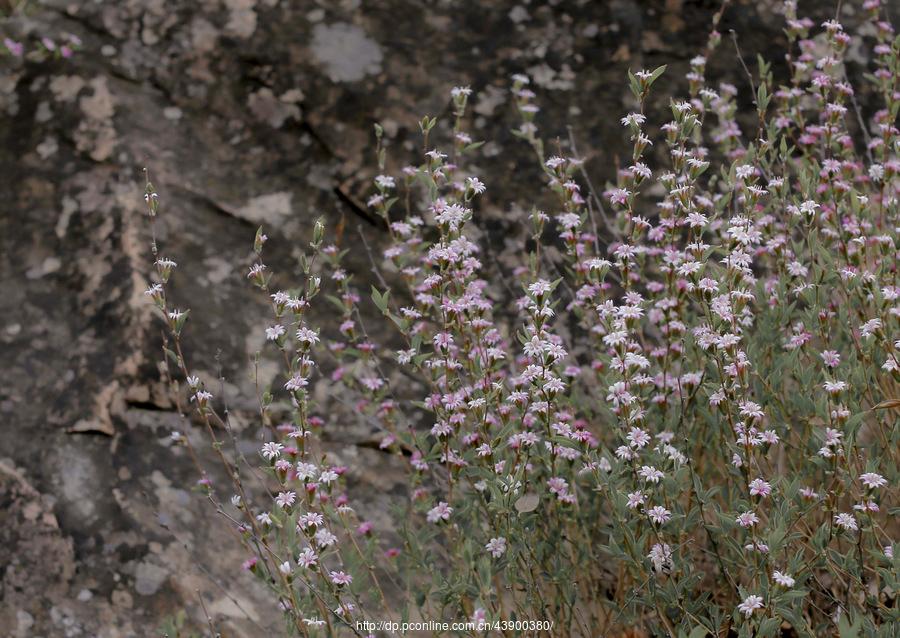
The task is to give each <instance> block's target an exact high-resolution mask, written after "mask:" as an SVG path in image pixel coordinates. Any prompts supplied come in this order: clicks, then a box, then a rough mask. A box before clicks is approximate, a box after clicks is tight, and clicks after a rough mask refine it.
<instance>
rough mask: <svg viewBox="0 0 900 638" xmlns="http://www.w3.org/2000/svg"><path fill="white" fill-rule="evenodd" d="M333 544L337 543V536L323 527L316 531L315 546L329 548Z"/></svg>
mask: <svg viewBox="0 0 900 638" xmlns="http://www.w3.org/2000/svg"><path fill="white" fill-rule="evenodd" d="M335 543H337V536H335V535H334V534H332V533H331V532H329V531H328V530H327V529H325V528H324V527H323V528H321V529H319V530H317V531H316V544H318V546H319V547H322V548H325V547H331V546H332V545H334V544H335Z"/></svg>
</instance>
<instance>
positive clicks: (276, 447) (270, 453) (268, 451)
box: [260, 441, 284, 461]
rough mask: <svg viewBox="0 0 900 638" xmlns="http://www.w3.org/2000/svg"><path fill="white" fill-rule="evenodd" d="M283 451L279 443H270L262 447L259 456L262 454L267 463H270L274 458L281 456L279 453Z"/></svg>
mask: <svg viewBox="0 0 900 638" xmlns="http://www.w3.org/2000/svg"><path fill="white" fill-rule="evenodd" d="M283 449H284V446H283V445H282V444H281V443H275V442H274V441H271V442H269V443H266V444H265V445H263V446H262V450H260V454H262V455H263V456H264V457H265V458H266V460H267V461H271V460H272V459H274V458H277V457H279V456H281V451H282V450H283Z"/></svg>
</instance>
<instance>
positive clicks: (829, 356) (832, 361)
mask: <svg viewBox="0 0 900 638" xmlns="http://www.w3.org/2000/svg"><path fill="white" fill-rule="evenodd" d="M819 356H821V357H822V361H824V362H825V365H826V366H828V367H829V368H836V367H838V365H839V364H840V362H841V355H840V354H838V353H837V352H836V351H834V350H825V351H824V352H823V353H822V354H821V355H819Z"/></svg>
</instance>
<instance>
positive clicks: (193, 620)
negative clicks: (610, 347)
mask: <svg viewBox="0 0 900 638" xmlns="http://www.w3.org/2000/svg"><path fill="white" fill-rule="evenodd" d="M719 4H720V3H719V2H718V1H713V0H580V1H579V0H555V1H554V0H550V1H549V2H539V1H537V0H530V1H529V0H502V1H501V0H491V1H490V2H487V1H485V2H476V1H475V0H319V1H316V0H90V1H88V0H43V1H41V2H22V1H20V0H16V1H12V2H11V0H0V9H2V10H3V11H4V15H6V16H9V17H7V18H4V19H3V20H2V21H0V37H10V38H11V39H13V40H15V41H16V42H22V43H23V44H24V48H25V51H24V55H23V57H15V56H13V55H8V54H5V53H6V52H5V51H4V55H2V56H0V139H2V145H0V636H104V637H114V636H159V635H163V634H162V630H161V626H162V625H163V623H164V622H173V621H175V620H176V619H177V621H178V622H179V623H181V624H182V625H183V626H184V627H185V628H186V629H187V630H193V631H196V632H198V633H208V632H209V629H208V623H207V620H206V618H207V615H206V614H207V613H208V615H209V617H210V618H211V619H212V621H213V623H214V625H215V627H216V629H217V630H219V631H221V632H222V634H223V635H226V636H250V635H258V634H259V632H261V631H265V632H267V633H269V634H275V635H279V634H280V631H281V625H280V620H279V615H278V614H277V612H276V611H275V610H274V608H273V605H272V602H271V601H270V600H269V599H268V598H267V597H266V594H265V592H264V591H263V590H262V589H261V588H260V587H259V586H258V585H257V584H256V583H255V582H254V581H253V580H252V579H251V577H249V576H248V575H247V574H245V573H243V572H242V571H241V569H240V564H241V562H242V561H243V559H244V558H245V556H243V555H242V553H241V551H240V548H239V546H238V545H237V544H236V542H235V541H234V540H233V539H232V537H231V536H230V534H229V533H228V530H227V528H226V526H224V525H223V521H222V519H220V518H217V517H216V514H215V513H214V512H213V511H212V508H211V507H210V506H209V505H208V503H206V502H205V501H204V500H203V499H202V498H201V497H200V496H198V495H196V494H193V493H192V492H191V488H192V486H193V485H194V483H195V482H196V480H197V478H198V477H197V474H196V472H195V470H194V468H193V466H192V465H191V464H190V463H189V461H188V458H187V457H186V455H185V454H184V450H182V449H175V448H173V447H172V446H171V445H170V443H169V435H170V433H171V432H172V431H173V430H176V429H178V430H182V431H185V432H186V433H188V435H189V436H190V437H191V438H192V440H194V441H195V442H196V443H197V445H198V446H200V447H201V448H203V449H206V448H205V446H204V445H203V441H204V440H205V439H204V434H203V432H202V431H201V430H200V429H199V428H197V427H196V426H195V425H192V424H191V423H190V422H188V421H185V420H183V419H182V417H180V416H179V415H178V413H177V410H176V409H175V406H174V405H173V403H172V397H171V395H170V393H169V392H168V391H167V389H166V388H165V386H164V385H163V384H162V383H161V379H160V372H159V368H158V364H157V362H158V360H159V359H160V358H161V357H160V354H161V345H162V336H161V335H162V331H161V324H160V323H158V321H157V320H156V319H155V318H154V317H153V315H152V312H151V309H150V307H149V306H148V304H147V303H146V300H145V298H144V297H143V295H142V291H143V290H144V288H145V287H146V285H147V281H148V274H149V272H150V270H151V268H150V261H151V257H150V250H149V242H150V234H149V228H148V226H147V220H146V218H145V216H144V215H143V214H142V213H143V211H144V203H143V198H142V196H143V175H142V172H141V169H142V168H143V167H147V168H149V170H150V171H151V176H152V178H153V181H154V183H155V184H156V187H157V190H158V192H159V193H160V198H161V225H160V237H159V239H160V244H161V246H162V250H163V254H164V255H166V256H169V257H171V258H173V259H175V260H176V261H177V262H179V264H180V267H179V268H178V270H177V273H176V275H175V278H174V291H175V295H176V297H177V298H178V300H179V302H180V304H181V305H182V307H190V308H191V310H192V314H191V320H190V322H189V328H188V333H189V334H188V338H187V346H186V348H187V351H188V356H189V357H190V359H191V360H192V362H193V365H194V366H195V367H196V368H197V369H198V370H200V371H201V372H202V374H204V375H205V376H206V377H207V378H208V379H220V381H215V382H214V383H213V386H214V387H220V392H217V393H216V394H217V396H219V397H220V398H221V397H224V398H225V399H226V400H227V402H228V408H229V410H230V413H231V415H232V418H233V419H234V421H235V423H237V424H238V428H239V430H240V431H241V436H242V443H241V445H244V446H245V447H246V451H247V452H248V453H252V451H253V449H254V446H255V445H256V444H255V443H254V438H255V437H256V436H257V434H258V433H257V431H256V429H255V428H254V427H253V426H252V423H253V421H252V418H253V414H254V411H255V401H256V398H255V397H256V394H255V389H254V381H253V377H252V374H251V370H252V366H251V364H250V361H251V357H252V356H253V354H254V353H255V352H256V351H257V350H258V349H259V348H260V347H261V345H262V343H263V341H264V334H263V330H264V328H265V325H266V324H265V319H264V318H263V317H264V316H265V315H264V305H263V301H264V300H262V299H260V297H259V296H258V294H256V293H255V292H254V291H253V290H251V288H250V286H249V285H248V284H247V281H246V278H245V276H244V273H245V272H246V267H247V265H248V264H249V260H250V247H251V243H252V239H253V235H254V232H255V229H256V227H257V226H258V225H260V224H262V225H264V226H265V229H266V232H267V234H268V235H269V237H270V241H269V244H268V247H269V252H270V255H269V260H268V261H269V263H270V265H271V266H273V267H274V268H275V270H277V271H279V272H280V273H281V279H280V281H282V282H284V284H285V285H289V283H288V282H289V281H290V279H291V277H292V276H293V275H294V274H295V273H296V272H297V270H298V269H297V263H296V251H297V250H298V248H299V247H301V246H303V245H305V243H306V242H307V241H308V239H309V234H310V230H311V228H312V224H313V222H314V220H315V219H316V218H317V217H319V216H324V218H325V220H326V223H327V224H328V225H329V227H331V228H334V227H336V226H341V227H342V228H343V229H344V232H343V243H344V245H347V246H351V247H353V248H355V250H353V251H352V252H351V254H350V255H349V260H350V261H349V263H348V266H349V268H350V270H352V271H353V272H354V274H355V275H356V278H357V283H358V285H359V288H360V289H361V290H363V291H365V290H368V287H369V286H368V282H369V281H370V280H371V279H372V275H371V272H370V266H369V260H368V257H367V255H366V252H365V250H361V249H359V247H360V246H361V245H362V244H361V240H360V237H359V233H363V234H364V235H365V237H366V238H367V243H368V244H369V245H370V246H371V247H372V250H373V251H375V252H376V253H377V252H378V251H379V247H380V246H382V245H383V231H382V230H381V228H380V227H379V226H378V225H377V224H373V223H372V222H371V219H370V218H369V217H368V215H367V213H366V211H365V206H364V204H362V203H361V202H364V201H365V199H366V198H367V196H368V195H369V194H370V192H369V186H368V185H369V184H370V183H371V178H372V176H373V175H374V170H373V169H374V165H375V161H374V148H373V147H374V140H373V135H372V125H373V123H374V122H376V121H377V122H380V123H381V124H382V125H383V126H384V128H385V131H386V137H387V142H388V153H389V158H390V159H389V164H390V165H391V166H392V167H393V168H398V167H400V166H403V165H404V164H406V163H410V162H415V161H418V159H419V158H418V157H417V153H418V152H420V151H421V149H420V142H419V137H418V127H417V121H418V120H419V119H420V118H421V116H423V115H425V114H429V115H437V116H441V115H447V114H448V96H449V91H450V89H451V88H452V87H453V86H456V85H471V87H472V88H473V90H474V91H475V95H474V96H473V98H472V104H473V107H474V109H473V111H474V112H473V113H472V118H471V128H472V132H473V137H475V138H476V139H483V140H486V141H487V144H485V146H483V147H482V149H480V151H479V152H478V153H476V154H475V155H474V156H473V158H472V160H471V163H472V164H471V166H470V167H469V168H471V169H472V170H474V171H475V172H476V173H477V174H478V175H479V176H480V177H481V179H482V180H483V181H485V182H486V183H487V185H488V192H487V193H486V195H485V196H484V199H483V200H481V202H482V203H481V208H480V209H479V211H478V215H477V221H476V226H477V230H476V231H475V232H476V234H478V235H479V236H480V239H481V240H482V242H483V244H484V245H485V247H486V248H487V251H488V254H489V255H490V258H489V259H486V260H485V261H486V262H488V263H489V265H490V268H491V269H492V276H493V277H494V278H495V280H496V282H498V283H494V284H492V285H494V286H496V287H497V290H498V293H497V294H498V297H499V298H502V296H503V291H502V286H501V283H499V282H501V281H502V277H503V273H504V272H507V269H508V267H509V264H511V263H513V261H514V260H515V257H516V255H517V254H518V253H519V252H520V251H521V247H522V242H523V241H524V239H523V238H524V233H523V231H522V221H523V217H524V214H525V211H527V210H529V209H530V208H531V207H532V206H533V205H540V203H541V202H542V201H545V200H543V199H542V197H543V196H542V195H541V193H540V191H539V189H538V188H537V187H536V183H537V182H538V181H539V180H537V179H536V178H538V177H539V172H538V171H537V169H536V167H535V166H534V165H533V163H534V160H533V156H532V155H531V154H530V151H529V150H528V149H527V148H526V147H525V145H524V144H523V143H522V142H520V141H518V140H517V139H515V138H514V137H513V136H512V135H511V134H510V133H509V131H510V129H511V128H512V127H513V126H515V124H516V121H515V115H514V110H513V108H512V107H511V104H510V100H509V93H508V89H509V85H510V80H509V78H510V76H511V74H513V73H527V74H529V75H530V76H531V77H532V78H533V84H534V87H533V88H534V89H535V91H536V92H537V93H538V96H539V98H538V102H539V104H541V106H542V109H543V110H542V113H541V115H540V116H539V119H538V123H539V124H540V126H541V127H542V132H543V134H544V135H545V137H546V138H547V139H548V140H553V139H555V138H557V137H559V138H561V139H562V140H565V139H566V138H567V136H568V132H567V129H566V125H571V127H572V132H573V135H574V138H575V139H576V140H577V143H578V146H579V149H578V150H579V152H580V153H581V154H582V156H584V157H585V158H586V159H587V161H588V169H589V170H590V172H591V173H592V175H593V176H594V182H595V183H600V184H602V183H603V182H604V180H606V179H609V178H610V177H611V176H612V175H613V174H614V170H615V166H616V158H617V152H618V151H619V150H620V149H622V148H623V141H624V135H623V131H622V129H621V126H620V125H619V123H618V118H619V117H620V116H621V115H622V114H624V113H626V112H627V111H628V110H630V107H631V97H630V94H629V93H628V91H627V87H626V84H625V71H626V69H628V68H632V69H635V70H637V69H639V68H654V67H656V66H658V65H660V64H668V65H669V70H668V72H667V73H666V75H665V76H664V77H663V79H662V80H660V82H659V83H658V84H657V87H658V91H657V95H658V96H659V103H658V104H657V105H656V106H655V110H653V111H651V120H654V121H656V122H657V123H658V124H659V123H663V122H664V121H665V119H664V118H665V108H664V107H665V104H666V103H667V100H668V98H667V97H665V96H666V94H668V93H671V94H672V95H678V94H679V93H680V92H682V91H683V90H684V88H685V81H684V80H683V77H684V73H685V72H686V71H687V68H688V60H689V59H690V58H691V57H693V56H694V55H696V54H697V53H698V52H699V51H701V49H702V47H703V46H704V44H705V41H706V34H707V32H708V30H709V24H710V19H711V17H712V14H713V12H714V11H715V10H716V9H717V8H718V7H719ZM831 4H834V3H828V2H818V1H816V2H812V1H810V2H806V3H804V2H801V8H802V9H805V10H806V11H807V12H812V13H813V16H814V17H823V16H824V14H826V13H828V12H832V13H833V11H834V8H833V7H831V6H828V7H825V6H823V5H831ZM844 4H845V5H847V6H845V14H846V15H845V16H844V18H845V20H852V13H853V6H851V5H853V4H854V3H850V2H845V3H844ZM779 5H780V2H776V1H774V0H734V1H733V2H731V6H730V7H729V8H728V10H727V11H726V13H725V17H724V19H723V23H722V28H721V30H722V32H723V33H724V34H725V35H726V37H725V41H724V43H723V46H722V47H721V49H720V50H719V53H718V55H717V57H716V59H714V60H711V62H710V68H711V72H710V73H711V75H712V76H717V77H719V78H722V79H725V80H728V81H730V82H732V83H734V84H735V85H736V86H738V88H739V89H740V90H741V91H742V94H744V95H745V96H746V95H749V91H748V82H747V78H746V77H745V76H744V74H743V72H742V71H740V68H739V66H738V64H737V61H736V57H735V53H734V48H733V46H732V44H731V42H730V39H729V38H728V36H727V34H728V30H729V29H735V30H736V31H737V33H738V34H739V38H740V43H741V48H742V50H743V52H744V55H745V56H746V57H747V59H748V61H749V62H750V63H751V66H753V67H754V68H755V64H753V60H754V59H755V54H756V53H757V52H762V53H764V54H771V55H772V57H773V58H776V59H775V60H774V61H775V62H776V66H775V71H776V74H777V73H778V72H779V69H780V67H779V66H778V65H779V64H781V63H782V62H783V61H782V60H781V53H780V52H781V51H783V47H784V37H783V35H782V34H781V24H782V21H781V20H782V19H781V17H780V15H779V14H778V11H777V8H778V6H779ZM804 5H805V6H804ZM817 13H818V15H817ZM819 21H820V20H819ZM65 34H74V35H75V36H77V38H78V39H79V40H80V41H81V45H80V47H78V48H77V50H76V51H75V52H74V55H72V56H71V57H69V58H64V57H61V56H41V55H39V54H38V50H39V46H40V45H39V40H40V38H41V37H49V38H52V39H54V42H63V41H65V38H66V37H67V36H66V35H65ZM854 47H856V48H854V51H853V52H852V53H851V57H853V58H854V59H857V60H859V61H862V59H863V57H864V56H863V53H862V52H860V51H859V50H858V47H857V46H856V45H854ZM773 52H778V53H777V54H776V53H773ZM745 99H747V98H745ZM446 131H447V129H446V127H444V128H443V129H439V132H438V136H437V139H438V140H440V139H442V138H441V135H443V136H444V137H443V139H446V137H447V136H446ZM561 144H562V148H563V150H564V152H570V151H566V147H567V146H568V144H567V142H565V141H563V142H562V143H561ZM538 185H539V184H538ZM319 319H320V320H321V321H322V322H323V323H325V324H327V323H328V320H329V317H328V316H327V310H325V312H323V313H322V314H321V315H319ZM372 330H375V335H374V336H375V337H376V339H377V337H378V333H377V330H376V329H375V328H374V327H373V328H372ZM261 368H262V372H263V375H264V376H265V375H267V374H268V375H269V376H271V375H272V374H273V373H272V371H271V369H270V368H271V366H270V364H268V363H267V362H266V361H263V362H262V365H261ZM330 390H333V388H330V387H329V385H328V383H326V382H325V381H322V382H320V383H319V386H318V387H317V388H316V392H317V393H318V394H319V396H325V395H327V394H328V393H329V391H330ZM372 435H373V433H372V431H371V429H370V428H369V427H368V426H367V424H365V423H360V422H358V421H357V420H356V418H355V417H354V416H353V415H352V411H351V410H347V414H346V415H340V414H339V413H338V418H336V419H333V422H332V423H329V426H328V431H327V438H328V439H329V445H331V446H332V447H333V454H334V455H335V456H336V457H337V458H339V459H340V460H341V462H343V463H345V464H347V465H350V466H351V468H352V471H351V476H352V480H353V482H354V484H355V487H356V489H355V490H354V495H355V498H356V499H357V501H356V502H357V503H358V504H359V507H360V508H363V509H364V510H365V511H366V513H367V515H368V517H369V518H372V519H374V520H375V521H376V523H377V524H378V525H379V526H385V525H387V520H386V513H385V508H386V503H387V500H388V499H389V498H390V495H391V494H399V493H401V486H402V485H401V484H400V482H399V474H398V473H397V471H396V470H395V469H394V468H392V467H391V464H390V462H389V461H388V459H387V458H386V457H385V455H382V454H380V453H379V452H378V451H377V446H373V445H372V440H373V438H372ZM201 601H202V602H201ZM204 607H205V610H206V612H204Z"/></svg>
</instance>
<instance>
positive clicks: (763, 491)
mask: <svg viewBox="0 0 900 638" xmlns="http://www.w3.org/2000/svg"><path fill="white" fill-rule="evenodd" d="M771 493H772V486H771V485H770V484H769V483H768V482H767V481H764V480H762V479H761V478H758V479H754V480H752V481H750V494H751V495H753V496H760V497H762V498H766V497H767V496H768V495H769V494H771Z"/></svg>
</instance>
